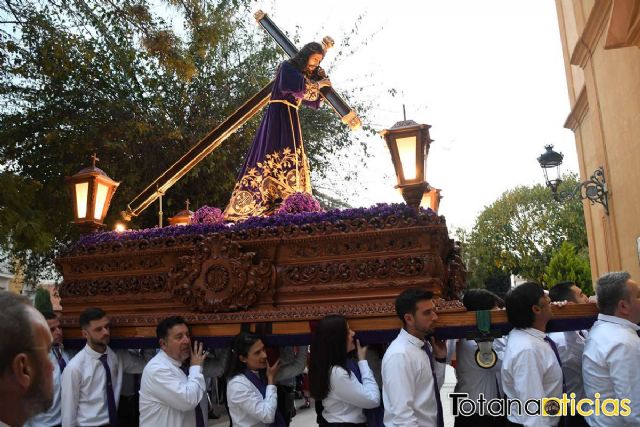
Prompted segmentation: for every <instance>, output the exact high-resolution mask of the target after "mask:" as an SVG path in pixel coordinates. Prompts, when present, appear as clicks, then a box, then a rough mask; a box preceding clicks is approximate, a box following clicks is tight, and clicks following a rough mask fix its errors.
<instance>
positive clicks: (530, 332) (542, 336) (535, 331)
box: [518, 328, 547, 341]
mask: <svg viewBox="0 0 640 427" xmlns="http://www.w3.org/2000/svg"><path fill="white" fill-rule="evenodd" d="M518 330H519V331H522V332H524V333H525V334H528V335H531V336H532V337H535V338H538V339H541V340H543V341H544V339H545V338H546V337H547V334H545V333H544V332H542V331H540V330H538V329H536V328H524V329H518Z"/></svg>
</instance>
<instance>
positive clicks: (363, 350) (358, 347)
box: [356, 340, 367, 360]
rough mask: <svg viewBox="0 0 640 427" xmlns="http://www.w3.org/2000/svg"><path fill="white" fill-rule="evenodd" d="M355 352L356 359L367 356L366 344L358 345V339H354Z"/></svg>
mask: <svg viewBox="0 0 640 427" xmlns="http://www.w3.org/2000/svg"><path fill="white" fill-rule="evenodd" d="M356 352H357V353H358V360H365V359H366V358H367V346H366V345H365V346H362V345H360V340H356Z"/></svg>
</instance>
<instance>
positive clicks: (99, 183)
mask: <svg viewBox="0 0 640 427" xmlns="http://www.w3.org/2000/svg"><path fill="white" fill-rule="evenodd" d="M91 159H92V165H91V166H90V167H86V168H84V169H82V170H81V171H80V172H78V173H76V174H75V175H73V176H71V177H67V178H66V181H67V184H68V185H69V187H70V189H71V194H72V196H73V217H74V221H73V222H74V223H75V224H76V225H77V226H78V227H79V228H80V230H81V231H82V232H83V233H91V232H94V231H97V230H99V229H101V228H102V227H104V224H103V221H104V218H105V216H106V215H107V211H108V210H109V204H110V203H111V198H112V197H113V194H114V193H115V191H116V188H118V185H120V183H119V182H116V181H114V180H112V179H111V178H109V177H108V176H107V174H106V173H104V171H103V170H102V169H100V168H97V167H96V162H97V161H98V160H100V159H98V157H96V155H95V154H94V155H93V156H91Z"/></svg>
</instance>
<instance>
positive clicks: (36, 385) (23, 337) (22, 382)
mask: <svg viewBox="0 0 640 427" xmlns="http://www.w3.org/2000/svg"><path fill="white" fill-rule="evenodd" d="M51 344H52V338H51V333H50V332H49V327H48V325H47V322H46V321H45V319H44V317H42V314H40V312H39V311H38V310H36V309H35V308H33V306H32V305H31V303H30V302H29V300H28V299H27V298H25V297H23V296H20V295H16V294H13V293H10V292H6V291H0V427H6V426H9V427H19V426H22V425H23V424H24V422H25V421H26V420H27V419H29V418H31V417H32V416H34V415H36V414H38V413H40V412H42V411H45V410H46V409H47V408H49V407H50V406H51V402H52V400H53V363H51V360H50V359H49V358H48V357H47V354H48V353H49V351H50V350H51Z"/></svg>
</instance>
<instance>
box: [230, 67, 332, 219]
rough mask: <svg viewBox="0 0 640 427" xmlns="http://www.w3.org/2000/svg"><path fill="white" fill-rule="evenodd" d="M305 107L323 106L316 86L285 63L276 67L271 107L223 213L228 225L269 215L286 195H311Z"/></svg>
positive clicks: (268, 108)
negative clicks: (301, 115)
mask: <svg viewBox="0 0 640 427" xmlns="http://www.w3.org/2000/svg"><path fill="white" fill-rule="evenodd" d="M301 103H304V104H305V105H308V106H310V107H312V108H318V107H319V106H320V94H319V91H318V85H317V84H316V83H315V82H312V81H310V80H308V79H307V78H306V77H305V76H304V74H303V73H301V72H300V71H298V70H296V69H295V68H294V67H293V66H292V65H291V64H290V63H289V62H288V61H285V62H283V63H282V64H280V66H279V67H278V73H277V75H276V79H275V83H274V85H273V91H272V92H271V100H270V101H269V106H268V107H267V111H266V113H265V115H264V116H263V117H262V121H261V122H260V127H258V132H257V133H256V136H255V138H254V140H253V143H252V144H251V149H250V150H249V154H248V155H247V159H246V160H245V163H244V166H243V167H242V170H241V171H240V174H239V175H238V181H237V182H236V186H235V187H234V189H233V193H232V195H231V200H230V201H229V205H228V206H227V208H226V209H225V212H224V216H225V219H226V220H228V221H242V220H245V219H247V218H249V217H250V216H265V215H271V214H273V213H275V211H276V210H277V209H278V207H279V206H280V203H282V201H283V200H284V199H286V198H287V196H289V195H291V194H293V193H295V192H306V193H311V181H310V177H309V162H308V160H307V156H306V154H305V151H304V145H303V142H302V130H301V128H300V118H299V117H298V108H299V106H300V104H301Z"/></svg>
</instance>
